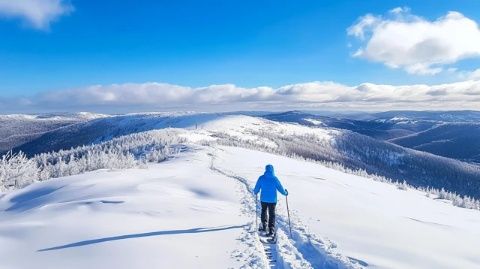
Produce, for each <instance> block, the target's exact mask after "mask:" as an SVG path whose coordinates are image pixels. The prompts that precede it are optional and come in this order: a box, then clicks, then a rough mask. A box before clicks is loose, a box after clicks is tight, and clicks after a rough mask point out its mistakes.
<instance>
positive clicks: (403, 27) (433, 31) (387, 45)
mask: <svg viewBox="0 0 480 269" xmlns="http://www.w3.org/2000/svg"><path fill="white" fill-rule="evenodd" d="M347 34H348V35H350V36H352V37H355V38H357V39H358V40H359V41H360V44H361V45H360V47H359V48H358V49H357V50H356V52H354V54H353V56H354V57H360V58H365V59H368V60H371V61H374V62H380V63H383V64H385V65H386V66H388V67H390V68H402V69H404V70H405V71H407V72H408V73H410V74H419V75H435V74H438V73H440V72H442V71H443V70H444V68H445V66H446V65H449V64H453V63H456V62H458V61H460V60H462V59H467V58H474V57H480V29H479V26H478V24H477V23H476V22H475V21H474V20H472V19H469V18H467V17H465V16H464V15H463V14H461V13H459V12H454V11H450V12H448V13H447V14H446V15H445V16H442V17H440V18H438V19H436V20H434V21H429V20H427V19H425V18H422V17H419V16H416V15H413V14H411V13H410V10H409V9H408V8H395V9H392V10H391V11H390V12H389V14H388V15H386V16H376V15H372V14H367V15H365V16H363V17H361V18H359V20H358V21H357V23H355V24H354V25H352V26H350V27H349V28H348V29H347Z"/></svg>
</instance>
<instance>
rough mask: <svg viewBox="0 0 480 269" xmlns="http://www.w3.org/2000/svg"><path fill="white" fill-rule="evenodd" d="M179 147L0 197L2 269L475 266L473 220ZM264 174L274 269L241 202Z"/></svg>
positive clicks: (290, 166)
mask: <svg viewBox="0 0 480 269" xmlns="http://www.w3.org/2000/svg"><path fill="white" fill-rule="evenodd" d="M223 123H224V122H222V121H216V122H214V123H212V124H211V125H210V126H209V130H213V129H217V130H220V129H222V128H223V127H222V126H223ZM254 123H255V122H254V121H253V120H252V122H250V123H248V122H246V123H245V125H244V127H241V126H239V127H238V128H240V129H241V128H245V127H246V126H248V125H249V124H254ZM236 130H239V129H236ZM301 131H302V129H297V130H295V129H285V132H286V133H288V132H301ZM315 132H319V131H315ZM230 134H232V135H233V134H234V132H230ZM238 135H242V134H241V133H238ZM322 135H323V137H324V138H325V139H329V137H330V134H329V133H322ZM183 136H184V137H186V138H188V139H189V141H190V142H188V143H187V144H188V147H189V150H188V151H184V152H183V153H180V154H179V155H177V156H176V157H174V158H172V159H169V160H167V161H165V162H162V163H159V164H149V165H148V166H147V167H144V168H142V169H128V170H113V171H108V170H99V171H95V172H89V173H85V174H82V175H77V176H70V177H64V178H57V179H51V180H48V181H45V182H40V183H34V184H32V185H30V186H28V187H26V188H24V189H21V190H17V191H12V192H8V193H4V194H1V195H0V245H1V246H4V247H2V248H0V268H14V269H16V268H19V269H23V268H52V269H55V268H302V269H303V268H402V269H403V268H465V269H468V268H476V267H477V265H478V264H479V263H480V257H479V256H478V251H477V250H478V248H479V247H480V243H479V242H480V233H479V232H478V225H479V224H480V211H477V210H468V209H462V208H458V207H454V206H452V205H451V204H450V203H449V202H447V201H442V200H434V199H432V198H429V197H426V195H425V193H422V192H419V191H414V190H406V191H405V190H400V189H398V188H397V187H395V186H394V185H391V184H387V183H381V182H377V181H373V180H371V179H367V178H362V177H359V176H353V175H350V174H346V173H343V172H339V171H336V170H333V169H330V168H326V167H324V166H322V165H320V164H316V163H311V162H305V161H301V160H296V159H291V158H287V157H281V156H279V155H272V154H269V153H263V152H259V151H256V150H248V149H241V148H237V147H226V146H214V145H212V146H200V145H196V143H195V141H197V142H198V141H201V140H205V139H212V137H211V136H209V134H208V132H207V131H206V130H197V131H188V132H185V133H184V135H183ZM209 137H210V138H209ZM242 137H243V138H245V139H250V138H251V137H249V136H248V135H242ZM267 163H272V164H273V165H274V166H275V167H276V171H277V174H278V176H279V178H280V179H281V180H282V181H283V183H284V185H285V187H286V188H288V189H289V192H290V196H289V203H290V209H291V210H292V212H291V213H292V237H290V236H289V232H288V221H287V214H286V208H285V200H284V198H283V197H281V199H280V201H279V207H278V209H277V212H278V214H279V218H278V227H279V242H278V244H277V247H276V248H275V249H274V254H275V255H276V261H277V262H276V263H271V264H269V263H268V259H267V256H266V253H265V249H264V246H263V245H262V244H261V243H260V242H259V241H258V239H257V236H256V233H255V232H254V231H253V229H254V227H253V226H254V223H255V214H254V212H255V203H254V199H253V196H252V195H251V194H250V192H249V190H250V189H251V187H252V185H253V184H254V182H255V180H256V178H257V177H258V176H259V175H260V174H261V173H262V172H263V167H264V165H265V164H267Z"/></svg>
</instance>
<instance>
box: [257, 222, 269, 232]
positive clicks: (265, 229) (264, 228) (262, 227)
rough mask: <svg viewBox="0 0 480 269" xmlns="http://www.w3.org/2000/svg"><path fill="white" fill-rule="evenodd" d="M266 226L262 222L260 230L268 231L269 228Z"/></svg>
mask: <svg viewBox="0 0 480 269" xmlns="http://www.w3.org/2000/svg"><path fill="white" fill-rule="evenodd" d="M266 227H267V225H266V224H264V223H262V224H260V228H259V229H258V231H260V232H266V231H267V228H266Z"/></svg>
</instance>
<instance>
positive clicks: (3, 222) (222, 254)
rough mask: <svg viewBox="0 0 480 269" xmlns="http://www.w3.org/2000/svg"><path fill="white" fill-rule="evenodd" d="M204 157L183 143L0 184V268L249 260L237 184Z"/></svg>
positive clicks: (230, 264) (213, 264) (218, 264)
mask: <svg viewBox="0 0 480 269" xmlns="http://www.w3.org/2000/svg"><path fill="white" fill-rule="evenodd" d="M209 165H210V157H209V156H208V155H206V154H205V152H199V153H195V152H192V153H186V154H185V155H183V156H181V157H179V158H176V159H173V160H171V161H168V162H165V163H162V164H158V165H151V166H149V168H148V169H131V170H123V171H122V170H118V171H97V172H90V173H86V174H83V175H79V176H71V177H67V178H59V179H54V180H50V181H47V182H42V183H37V184H33V185H30V186H29V187H27V188H24V189H22V190H19V191H16V192H12V193H8V194H6V195H4V196H3V197H2V198H1V199H0V245H1V246H2V247H1V248H0V268H11V269H13V268H25V269H30V268H50V269H53V268H239V267H240V266H242V265H243V264H244V263H246V262H247V261H246V260H248V262H249V261H250V260H251V259H250V258H249V257H248V253H251V252H252V250H250V249H248V245H247V243H246V242H243V241H242V240H248V236H245V232H246V229H247V226H248V225H249V222H250V221H251V218H249V217H248V215H245V214H242V211H241V210H242V204H241V203H240V201H241V198H242V194H241V192H240V187H239V186H238V184H237V183H236V182H235V181H232V180H226V179H225V177H224V176H222V175H219V174H217V173H214V172H212V171H211V170H210V168H209ZM238 239H241V240H238ZM251 242H252V240H250V243H251Z"/></svg>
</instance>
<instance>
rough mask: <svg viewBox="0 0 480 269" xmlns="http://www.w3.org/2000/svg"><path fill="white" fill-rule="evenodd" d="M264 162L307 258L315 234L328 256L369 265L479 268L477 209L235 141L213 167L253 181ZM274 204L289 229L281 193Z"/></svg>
mask: <svg viewBox="0 0 480 269" xmlns="http://www.w3.org/2000/svg"><path fill="white" fill-rule="evenodd" d="M267 163H271V164H273V165H274V167H276V173H277V176H278V177H279V179H280V180H281V181H282V182H283V185H284V187H285V188H287V189H288V191H289V193H290V195H289V203H290V209H291V210H292V211H293V212H292V213H293V227H292V229H293V231H294V232H293V234H294V239H296V240H297V241H299V239H301V238H303V239H304V240H306V241H307V243H306V244H302V242H296V244H297V245H298V247H297V249H298V250H299V251H300V252H301V253H303V254H304V256H305V257H307V260H309V261H311V263H312V264H315V263H316V262H317V260H316V259H317V258H318V256H320V254H319V253H318V252H317V250H315V249H314V248H313V246H312V245H311V244H309V243H308V241H309V239H308V238H312V237H317V243H322V242H323V244H324V246H323V248H325V249H329V250H330V251H331V254H334V253H340V254H342V256H344V257H347V258H348V259H349V260H351V261H352V262H353V263H356V264H358V265H363V266H368V267H372V268H399V269H404V268H437V269H438V268H478V266H479V264H480V256H479V255H478V254H479V252H478V250H479V249H480V229H479V228H478V227H479V225H480V212H479V211H476V210H470V209H463V208H458V207H454V206H452V205H451V204H449V203H448V202H444V201H439V200H434V199H432V198H429V197H426V196H425V194H424V193H422V192H419V191H415V190H407V191H404V190H399V189H398V188H396V187H395V186H393V185H390V184H386V183H381V182H377V181H373V180H371V179H367V178H362V177H358V176H353V175H349V174H345V173H342V172H339V171H336V170H332V169H329V168H326V167H323V166H321V165H319V164H315V163H310V162H304V161H299V160H293V159H291V158H286V157H281V156H277V155H272V154H268V153H261V152H257V151H252V150H247V149H240V148H233V147H221V148H220V150H218V151H217V158H216V166H217V167H218V169H222V170H225V171H229V172H228V173H232V174H236V175H237V177H241V178H245V179H248V181H247V182H248V184H250V185H252V186H253V185H254V184H255V181H256V179H257V178H258V176H259V174H260V173H261V172H262V171H263V169H264V165H265V164H267ZM277 210H278V211H277V212H278V213H279V214H280V216H281V217H280V223H281V227H283V230H284V231H287V227H286V225H287V224H286V223H285V220H286V208H285V198H284V197H283V196H280V201H279V207H278V209H277ZM300 241H301V240H300ZM308 256H310V257H308ZM315 268H322V267H315Z"/></svg>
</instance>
